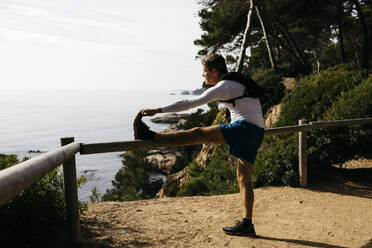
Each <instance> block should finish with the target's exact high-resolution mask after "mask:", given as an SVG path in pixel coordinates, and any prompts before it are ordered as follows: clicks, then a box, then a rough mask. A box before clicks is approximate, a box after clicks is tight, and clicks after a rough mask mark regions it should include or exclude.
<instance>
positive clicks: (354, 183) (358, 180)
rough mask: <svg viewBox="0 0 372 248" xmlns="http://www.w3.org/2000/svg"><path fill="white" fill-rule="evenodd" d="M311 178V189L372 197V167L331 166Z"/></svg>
mask: <svg viewBox="0 0 372 248" xmlns="http://www.w3.org/2000/svg"><path fill="white" fill-rule="evenodd" d="M310 179H311V180H310V182H309V186H308V189H310V190H314V191H318V192H330V193H335V194H341V195H350V196H357V197H364V198H369V199H372V168H355V169H340V168H330V169H329V170H327V171H324V172H323V173H317V174H316V175H312V176H311V178H310Z"/></svg>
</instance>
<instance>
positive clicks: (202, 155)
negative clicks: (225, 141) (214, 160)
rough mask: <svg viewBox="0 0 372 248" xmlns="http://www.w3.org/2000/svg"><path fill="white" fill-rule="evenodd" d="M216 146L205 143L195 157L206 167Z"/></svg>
mask: <svg viewBox="0 0 372 248" xmlns="http://www.w3.org/2000/svg"><path fill="white" fill-rule="evenodd" d="M216 146H217V145H216V144H203V147H202V149H201V151H200V152H199V154H198V156H197V157H196V159H195V160H196V162H197V163H198V164H200V165H201V166H203V167H205V166H206V165H207V164H208V163H209V161H210V159H211V157H212V154H213V152H214V150H215V149H216Z"/></svg>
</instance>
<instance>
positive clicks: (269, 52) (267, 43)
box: [256, 5, 276, 71]
mask: <svg viewBox="0 0 372 248" xmlns="http://www.w3.org/2000/svg"><path fill="white" fill-rule="evenodd" d="M256 14H257V17H258V19H259V20H260V23H261V28H262V33H263V35H264V38H265V43H266V48H267V53H268V54H269V59H270V64H271V68H272V69H273V70H274V71H276V64H275V61H274V58H273V55H272V54H273V49H272V47H271V43H270V40H269V37H268V36H267V33H266V29H265V24H264V22H263V20H262V18H261V14H260V10H259V8H258V6H257V5H256Z"/></svg>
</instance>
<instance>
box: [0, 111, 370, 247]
mask: <svg viewBox="0 0 372 248" xmlns="http://www.w3.org/2000/svg"><path fill="white" fill-rule="evenodd" d="M368 123H372V118H364V119H352V120H339V121H322V122H310V123H306V121H305V120H299V125H297V126H287V127H278V128H270V129H266V130H265V136H271V135H278V134H288V133H294V132H299V177H300V184H301V186H303V187H305V186H306V185H307V159H306V146H307V144H306V132H307V131H310V130H312V129H315V128H324V127H335V126H348V125H360V124H368ZM61 145H62V147H60V148H58V149H55V150H53V151H50V152H48V153H45V154H43V155H40V156H38V157H35V158H32V159H30V160H27V161H24V162H21V163H19V164H17V165H14V166H12V167H10V168H7V169H4V170H1V171H0V206H2V205H4V204H6V203H7V202H8V201H10V200H12V199H14V198H15V197H16V196H17V195H18V194H20V193H21V192H22V191H24V190H25V189H27V188H29V187H30V186H31V185H32V184H33V183H35V182H37V181H39V180H40V179H41V178H42V177H43V176H45V175H46V174H47V173H48V172H50V171H52V170H53V169H55V168H57V167H58V166H59V165H61V164H63V174H64V177H63V178H64V187H65V202H66V209H67V218H66V219H67V227H68V236H69V237H68V239H69V240H70V241H71V242H72V243H75V244H76V243H79V242H80V221H79V209H78V197H77V183H76V162H75V154H76V153H78V152H80V154H94V153H105V152H119V151H129V150H140V149H142V150H146V149H152V148H160V147H170V146H173V145H171V144H168V143H158V142H154V141H149V140H137V141H124V142H109V143H92V144H82V143H80V144H79V143H76V142H74V138H73V137H69V138H62V139H61ZM185 145H190V144H185ZM177 146H179V145H177Z"/></svg>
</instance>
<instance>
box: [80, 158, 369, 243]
mask: <svg viewBox="0 0 372 248" xmlns="http://www.w3.org/2000/svg"><path fill="white" fill-rule="evenodd" d="M311 181H312V183H311V185H310V186H309V187H308V188H306V189H304V188H290V187H265V188H259V189H255V205H254V223H255V227H256V232H257V235H258V236H257V237H256V238H246V237H234V236H227V235H225V234H224V233H223V232H222V230H221V228H222V227H223V226H226V225H231V224H233V222H234V220H237V219H240V217H241V210H240V198H239V195H238V194H231V195H221V196H203V197H202V196H196V197H182V198H181V197H180V198H160V199H151V200H143V201H134V202H103V203H95V204H90V205H89V210H88V212H87V213H86V214H84V215H83V216H82V226H83V233H82V236H83V240H84V242H83V244H82V247H84V248H85V247H86V248H88V247H110V248H111V247H331V248H333V247H334V248H335V247H358V248H367V247H372V160H371V159H358V160H355V161H354V162H350V163H349V164H348V165H347V166H346V167H345V169H344V170H343V172H338V173H335V174H334V175H333V176H331V177H329V176H328V178H327V180H314V179H313V180H311Z"/></svg>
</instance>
